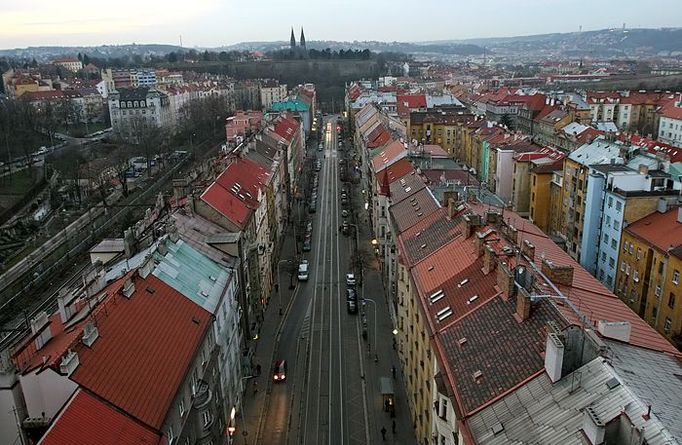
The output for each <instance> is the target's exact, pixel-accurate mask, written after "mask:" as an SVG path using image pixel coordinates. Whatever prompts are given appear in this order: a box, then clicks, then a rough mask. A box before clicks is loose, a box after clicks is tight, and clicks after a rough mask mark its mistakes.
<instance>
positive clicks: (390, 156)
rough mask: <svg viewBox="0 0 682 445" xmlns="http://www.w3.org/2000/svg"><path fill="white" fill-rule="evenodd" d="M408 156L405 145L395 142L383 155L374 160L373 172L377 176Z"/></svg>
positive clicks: (388, 146)
mask: <svg viewBox="0 0 682 445" xmlns="http://www.w3.org/2000/svg"><path fill="white" fill-rule="evenodd" d="M406 156H407V148H405V145H403V143H402V142H400V141H397V140H396V141H393V142H391V143H390V144H388V145H387V146H386V147H385V148H384V149H383V150H382V151H381V153H379V154H378V155H376V156H374V158H372V171H374V173H375V174H376V173H378V172H380V171H381V170H383V169H385V168H386V167H389V166H391V165H392V164H394V163H395V162H397V161H399V160H401V159H402V158H404V157H406Z"/></svg>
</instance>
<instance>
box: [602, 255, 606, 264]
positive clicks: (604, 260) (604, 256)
mask: <svg viewBox="0 0 682 445" xmlns="http://www.w3.org/2000/svg"><path fill="white" fill-rule="evenodd" d="M601 262H602V263H605V262H606V252H602V253H601Z"/></svg>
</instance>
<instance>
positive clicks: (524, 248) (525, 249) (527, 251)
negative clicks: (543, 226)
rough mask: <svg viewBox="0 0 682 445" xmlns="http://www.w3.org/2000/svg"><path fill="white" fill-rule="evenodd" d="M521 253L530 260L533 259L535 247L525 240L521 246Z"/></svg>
mask: <svg viewBox="0 0 682 445" xmlns="http://www.w3.org/2000/svg"><path fill="white" fill-rule="evenodd" d="M521 253H522V254H524V255H526V256H527V257H528V258H530V259H531V260H532V259H533V258H535V246H534V245H533V243H531V242H530V241H528V240H527V239H525V240H523V245H521Z"/></svg>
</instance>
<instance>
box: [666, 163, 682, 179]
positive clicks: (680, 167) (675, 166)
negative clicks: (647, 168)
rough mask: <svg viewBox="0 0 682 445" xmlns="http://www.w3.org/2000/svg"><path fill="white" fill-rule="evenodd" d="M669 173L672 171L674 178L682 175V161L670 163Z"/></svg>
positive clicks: (671, 174)
mask: <svg viewBox="0 0 682 445" xmlns="http://www.w3.org/2000/svg"><path fill="white" fill-rule="evenodd" d="M668 173H670V176H672V177H673V178H677V177H679V176H682V162H673V163H672V164H670V170H669V171H668Z"/></svg>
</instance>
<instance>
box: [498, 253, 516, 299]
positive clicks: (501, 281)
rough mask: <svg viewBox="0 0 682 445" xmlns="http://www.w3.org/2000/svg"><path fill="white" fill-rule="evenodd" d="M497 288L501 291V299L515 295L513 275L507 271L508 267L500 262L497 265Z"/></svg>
mask: <svg viewBox="0 0 682 445" xmlns="http://www.w3.org/2000/svg"><path fill="white" fill-rule="evenodd" d="M497 287H499V288H500V290H501V291H502V298H505V299H506V298H509V297H513V296H514V295H515V294H516V286H515V285H514V274H512V272H511V271H510V270H509V265H508V264H507V263H505V262H501V263H500V264H498V265H497Z"/></svg>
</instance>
